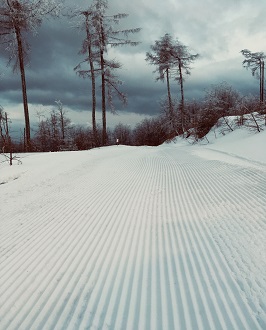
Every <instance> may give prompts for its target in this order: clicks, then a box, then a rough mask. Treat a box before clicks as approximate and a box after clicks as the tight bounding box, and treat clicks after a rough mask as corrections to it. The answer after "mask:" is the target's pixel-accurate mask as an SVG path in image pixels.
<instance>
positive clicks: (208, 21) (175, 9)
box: [0, 0, 266, 115]
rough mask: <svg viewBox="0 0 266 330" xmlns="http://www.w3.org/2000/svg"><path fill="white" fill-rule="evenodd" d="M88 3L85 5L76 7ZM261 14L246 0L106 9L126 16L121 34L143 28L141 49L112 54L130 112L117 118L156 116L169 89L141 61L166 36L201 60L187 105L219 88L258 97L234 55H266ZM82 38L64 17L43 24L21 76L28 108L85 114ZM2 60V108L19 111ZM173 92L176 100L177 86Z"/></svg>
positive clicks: (263, 6) (138, 2)
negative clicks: (224, 85) (79, 69)
mask: <svg viewBox="0 0 266 330" xmlns="http://www.w3.org/2000/svg"><path fill="white" fill-rule="evenodd" d="M87 3H88V1H87V0H86V1H85V0H82V1H80V2H79V5H80V6H82V5H83V4H87ZM67 4H69V5H70V6H71V4H72V2H71V1H66V5H67ZM84 8H85V7H84ZM265 10H266V2H265V1H264V0H254V1H253V2H252V3H251V2H250V1H248V0H235V1H233V2H232V1H231V0H224V1H216V0H204V1H203V0H202V1H198V0H186V1H185V2H178V1H176V0H167V1H163V2H162V1H158V0H156V1H152V0H146V1H143V0H135V1H121V0H112V1H109V12H110V13H112V14H115V13H121V12H125V13H128V14H129V16H128V17H127V18H126V19H124V20H122V22H121V23H122V27H123V28H135V27H141V28H142V30H141V32H140V33H138V34H136V35H134V36H132V38H133V39H134V40H137V41H141V44H139V45H138V46H136V47H122V48H116V49H112V50H110V51H109V54H110V57H111V58H116V59H117V60H118V61H119V62H121V64H122V65H123V67H122V69H121V70H120V71H119V72H117V74H118V75H119V77H120V78H121V80H123V81H124V85H123V86H122V90H123V91H124V92H125V93H126V94H127V95H128V106H127V108H126V109H124V108H122V107H121V106H120V105H119V103H116V105H117V107H118V110H119V109H123V111H128V112H135V113H142V114H149V115H153V114H158V113H159V108H160V107H159V101H160V99H162V98H163V97H164V96H165V94H166V85H165V84H164V83H162V82H155V77H156V75H155V74H154V73H153V71H154V69H155V68H154V67H152V66H150V65H148V63H146V62H145V56H146V55H145V54H146V52H147V51H149V50H150V46H151V45H152V44H153V43H154V41H155V40H158V39H159V38H161V37H162V36H163V35H164V34H165V33H170V34H171V35H172V36H173V37H174V38H178V39H179V40H180V41H181V42H182V43H184V44H185V45H187V46H189V48H190V49H191V52H192V53H194V54H195V53H199V54H200V55H201V58H200V59H199V60H197V61H196V62H195V63H194V64H193V65H192V70H191V76H189V77H187V78H186V81H185V96H186V98H188V99H191V98H196V99H197V98H202V97H203V95H204V91H205V90H206V89H207V88H209V87H210V86H211V85H212V84H215V83H220V82H222V81H227V82H228V83H229V84H232V85H233V87H234V88H235V89H237V90H239V91H241V92H243V93H247V92H252V93H257V83H258V82H257V81H256V79H255V78H254V77H252V76H251V74H250V72H247V71H246V70H244V69H243V68H242V64H241V62H242V60H243V59H242V58H241V54H240V53H239V52H240V50H241V49H244V48H248V49H251V50H252V51H265V49H264V44H263V43H262V42H261V41H262V40H264V41H265V40H266V23H265V22H266V21H265V18H264V15H263V14H262V13H263V12H265ZM72 25H73V24H72ZM82 38H83V36H82V34H81V33H80V32H78V31H77V30H75V29H73V28H72V27H71V23H70V21H69V19H67V18H66V17H63V18H60V19H57V20H49V21H47V20H44V21H43V24H42V26H41V28H40V29H39V31H38V35H37V36H32V37H30V38H29V42H30V45H31V53H30V66H29V67H27V70H26V75H27V85H28V101H29V103H31V104H43V105H54V101H55V100H57V99H60V100H61V101H62V102H63V104H64V105H65V106H67V107H69V108H71V109H73V110H85V109H88V108H90V105H91V100H90V84H89V80H84V79H82V78H79V77H78V76H77V74H76V73H75V72H74V70H73V68H74V67H75V66H76V65H77V64H78V63H79V62H80V61H82V59H83V57H82V56H80V55H78V51H79V49H80V47H81V42H82ZM0 55H1V60H0V70H2V71H4V75H3V76H2V77H0V103H5V104H8V103H12V104H15V103H21V100H22V98H21V89H20V80H19V78H20V77H19V74H12V70H11V69H6V68H5V63H6V55H5V57H4V56H3V50H1V53H0ZM98 88H99V87H98ZM172 89H173V93H174V94H175V96H177V97H178V96H179V94H178V93H179V87H178V85H177V84H176V82H173V87H172ZM98 92H99V89H98Z"/></svg>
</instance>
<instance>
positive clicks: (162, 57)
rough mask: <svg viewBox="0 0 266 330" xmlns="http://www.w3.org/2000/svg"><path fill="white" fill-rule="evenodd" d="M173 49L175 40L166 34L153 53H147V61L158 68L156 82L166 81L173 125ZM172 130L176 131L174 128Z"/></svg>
mask: <svg viewBox="0 0 266 330" xmlns="http://www.w3.org/2000/svg"><path fill="white" fill-rule="evenodd" d="M172 48H173V38H172V37H171V36H170V35H169V34H168V33H166V34H165V35H164V36H163V37H162V38H161V39H160V40H156V41H155V44H154V45H152V46H151V50H152V52H147V53H146V61H148V62H149V63H150V64H153V65H155V66H156V67H157V68H156V69H155V71H154V72H155V73H156V72H158V73H159V75H158V76H157V77H156V80H157V81H159V80H161V81H164V80H165V79H166V85H167V98H168V109H169V118H170V121H171V124H173V118H174V106H173V101H172V96H171V89H170V76H171V69H172V67H173V61H172V60H173V59H172V55H171V53H172V51H173V50H172ZM172 128H173V129H174V127H172Z"/></svg>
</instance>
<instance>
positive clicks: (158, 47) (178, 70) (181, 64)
mask: <svg viewBox="0 0 266 330" xmlns="http://www.w3.org/2000/svg"><path fill="white" fill-rule="evenodd" d="M151 49H152V50H153V52H154V53H146V60H147V61H149V62H150V63H151V64H155V65H156V66H157V70H156V71H158V72H159V76H158V77H157V80H164V79H165V77H166V82H167V93H168V102H169V110H170V117H171V118H173V120H172V122H173V123H174V117H175V116H174V111H173V101H172V98H171V92H170V78H171V77H173V78H174V79H175V80H177V81H178V83H179V84H180V92H181V102H180V118H181V127H182V130H183V132H184V130H185V127H184V126H185V125H184V103H185V97H184V75H185V74H186V75H188V74H190V64H191V63H192V62H193V61H195V59H197V58H198V57H199V54H195V55H192V54H190V52H189V49H188V47H187V46H185V45H183V44H182V43H181V42H180V41H179V40H178V39H177V40H175V41H174V40H173V38H172V37H171V36H170V35H169V34H165V35H164V36H163V37H162V38H161V39H160V40H159V41H155V45H153V46H151ZM156 71H155V72H156Z"/></svg>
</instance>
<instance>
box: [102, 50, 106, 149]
mask: <svg viewBox="0 0 266 330" xmlns="http://www.w3.org/2000/svg"><path fill="white" fill-rule="evenodd" d="M101 74H102V124H103V132H102V145H103V146H104V145H106V142H107V127H106V97H105V72H104V58H103V52H102V51H101Z"/></svg>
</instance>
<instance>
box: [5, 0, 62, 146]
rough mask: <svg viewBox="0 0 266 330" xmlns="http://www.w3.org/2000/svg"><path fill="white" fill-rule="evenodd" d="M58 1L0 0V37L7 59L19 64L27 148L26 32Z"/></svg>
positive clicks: (56, 8) (53, 11)
mask: <svg viewBox="0 0 266 330" xmlns="http://www.w3.org/2000/svg"><path fill="white" fill-rule="evenodd" d="M59 8H60V1H59V2H58V1H56V0H38V1H33V0H0V37H1V39H2V42H4V43H6V45H7V46H6V49H8V50H9V51H10V57H9V61H10V62H11V61H12V60H13V59H15V65H14V69H16V68H17V67H19V70H20V76H21V87H22V96H23V107H24V117H25V146H26V149H27V150H30V149H31V136H30V119H29V109H28V97H27V84H26V74H25V63H26V62H27V61H28V51H29V45H28V43H27V33H29V32H31V33H36V31H37V28H38V27H39V26H40V25H41V23H42V19H43V17H44V16H45V15H57V14H58V12H59Z"/></svg>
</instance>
